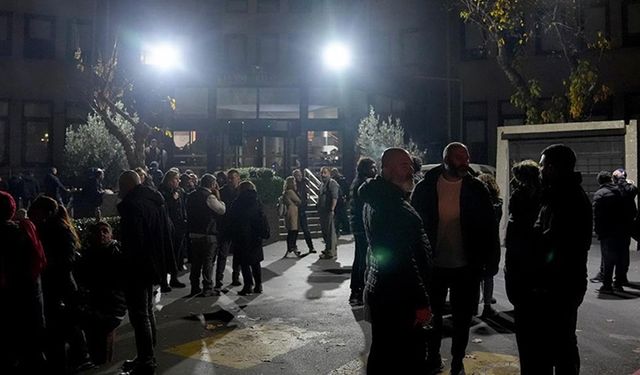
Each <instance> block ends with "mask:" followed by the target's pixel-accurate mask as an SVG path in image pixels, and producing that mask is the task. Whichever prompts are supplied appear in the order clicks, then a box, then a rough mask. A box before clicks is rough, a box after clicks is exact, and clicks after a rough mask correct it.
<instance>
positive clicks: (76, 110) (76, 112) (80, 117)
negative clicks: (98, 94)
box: [64, 102, 89, 127]
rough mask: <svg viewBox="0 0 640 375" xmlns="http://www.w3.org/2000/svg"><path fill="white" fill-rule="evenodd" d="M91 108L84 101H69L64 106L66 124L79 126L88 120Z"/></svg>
mask: <svg viewBox="0 0 640 375" xmlns="http://www.w3.org/2000/svg"><path fill="white" fill-rule="evenodd" d="M88 114H89V109H88V108H87V106H86V105H84V104H83V103H78V102H67V103H66V104H65V108H64V119H65V125H66V126H67V127H68V126H78V125H80V124H85V123H86V122H87V115H88Z"/></svg>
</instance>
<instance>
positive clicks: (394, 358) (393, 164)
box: [359, 148, 431, 374]
mask: <svg viewBox="0 0 640 375" xmlns="http://www.w3.org/2000/svg"><path fill="white" fill-rule="evenodd" d="M412 188H413V167H412V163H411V156H410V155H409V153H408V152H407V151H405V150H403V149H400V148H390V149H387V150H385V152H384V153H383V155H382V175H380V176H377V177H376V178H375V179H372V180H368V181H367V182H365V183H364V184H363V185H362V186H361V187H360V189H359V196H360V198H361V199H362V201H363V202H364V214H363V217H364V228H365V231H366V235H367V238H368V239H369V244H370V246H369V252H368V255H367V257H368V269H367V282H366V286H365V292H364V293H365V300H366V304H367V307H368V309H369V312H370V317H371V332H372V341H371V350H370V352H369V359H368V362H367V373H368V374H391V373H399V374H407V373H411V374H419V373H426V372H425V370H426V368H425V354H426V348H425V343H426V342H425V340H424V332H423V327H424V325H425V324H427V323H429V321H430V319H431V309H430V304H429V296H428V294H427V289H428V283H429V278H430V276H431V275H430V266H431V260H430V259H431V257H430V252H431V249H430V247H429V242H428V240H427V236H426V234H425V232H424V229H423V226H422V221H421V220H420V216H419V215H418V213H417V212H416V211H415V210H414V209H413V207H411V205H410V204H409V202H407V201H406V200H405V197H406V196H407V193H408V192H410V191H411V189H412ZM389 218H393V220H389Z"/></svg>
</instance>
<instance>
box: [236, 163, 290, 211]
mask: <svg viewBox="0 0 640 375" xmlns="http://www.w3.org/2000/svg"><path fill="white" fill-rule="evenodd" d="M238 172H240V178H241V179H242V180H249V181H251V182H253V184H254V185H256V189H257V190H258V198H259V199H260V201H261V202H262V203H263V204H266V205H275V204H276V202H277V201H278V197H279V196H280V195H281V194H282V185H283V184H284V180H283V179H282V178H281V177H278V176H276V175H275V173H274V172H273V170H272V169H270V168H254V167H251V168H238Z"/></svg>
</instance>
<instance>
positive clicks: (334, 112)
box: [308, 88, 338, 119]
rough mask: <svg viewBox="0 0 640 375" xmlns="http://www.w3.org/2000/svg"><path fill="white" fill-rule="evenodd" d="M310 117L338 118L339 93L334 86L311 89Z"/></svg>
mask: <svg viewBox="0 0 640 375" xmlns="http://www.w3.org/2000/svg"><path fill="white" fill-rule="evenodd" d="M308 118H309V119H337V118H338V93H337V90H336V89H333V88H311V89H309V112H308Z"/></svg>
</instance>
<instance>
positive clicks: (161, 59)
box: [141, 44, 182, 70]
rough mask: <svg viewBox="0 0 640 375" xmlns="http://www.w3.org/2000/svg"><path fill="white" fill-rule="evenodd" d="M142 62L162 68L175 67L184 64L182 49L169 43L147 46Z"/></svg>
mask: <svg viewBox="0 0 640 375" xmlns="http://www.w3.org/2000/svg"><path fill="white" fill-rule="evenodd" d="M141 59H142V63H143V64H145V65H151V66H155V67H157V68H159V69H162V70H169V69H175V68H177V67H180V66H181V65H182V56H181V54H180V51H179V50H178V49H177V48H176V47H174V46H172V45H169V44H159V45H155V46H149V47H147V48H146V49H145V50H144V51H143V53H142V58H141Z"/></svg>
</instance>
